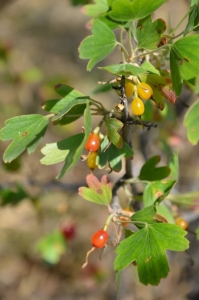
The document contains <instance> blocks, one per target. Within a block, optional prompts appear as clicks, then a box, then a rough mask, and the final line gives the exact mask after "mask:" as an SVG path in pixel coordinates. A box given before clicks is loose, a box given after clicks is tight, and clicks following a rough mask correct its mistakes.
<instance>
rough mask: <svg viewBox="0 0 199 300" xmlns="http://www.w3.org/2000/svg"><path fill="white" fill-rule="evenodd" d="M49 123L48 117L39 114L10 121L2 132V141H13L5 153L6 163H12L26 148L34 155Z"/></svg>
mask: <svg viewBox="0 0 199 300" xmlns="http://www.w3.org/2000/svg"><path fill="white" fill-rule="evenodd" d="M48 121H49V119H48V116H46V117H44V116H41V115H37V114H35V115H24V116H19V117H14V118H12V119H8V120H7V121H6V122H5V127H4V128H2V129H1V131H0V139H1V140H3V141H7V140H11V139H13V141H12V143H11V144H10V145H9V146H8V148H7V149H6V151H5V153H4V156H3V160H4V162H11V161H12V160H14V159H15V158H16V157H17V156H19V155H20V154H21V153H22V152H23V151H24V150H25V149H26V148H27V150H28V152H29V154H30V153H32V152H33V151H34V150H35V149H36V147H37V146H38V144H39V142H40V141H41V139H42V138H43V136H44V134H45V132H46V129H47V125H48Z"/></svg>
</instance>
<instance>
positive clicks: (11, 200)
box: [0, 185, 28, 206]
mask: <svg viewBox="0 0 199 300" xmlns="http://www.w3.org/2000/svg"><path fill="white" fill-rule="evenodd" d="M15 189H16V190H15V191H13V190H11V189H7V188H5V189H0V196H1V205H2V206H4V205H7V204H11V205H16V204H18V203H19V202H21V201H22V200H24V199H26V198H28V194H27V193H26V192H25V191H24V189H23V188H22V187H21V186H20V185H17V186H16V188H15Z"/></svg>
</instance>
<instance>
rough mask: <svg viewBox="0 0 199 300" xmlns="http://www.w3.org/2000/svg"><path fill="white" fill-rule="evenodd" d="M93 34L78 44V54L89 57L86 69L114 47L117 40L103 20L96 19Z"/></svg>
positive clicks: (81, 56)
mask: <svg viewBox="0 0 199 300" xmlns="http://www.w3.org/2000/svg"><path fill="white" fill-rule="evenodd" d="M92 33H93V35H91V36H88V37H86V38H85V39H84V40H83V41H82V42H81V44H80V47H79V56H80V58H82V59H89V63H88V65H87V70H88V71H91V70H92V68H93V67H94V66H95V65H96V64H97V63H98V62H99V61H101V60H103V59H104V58H105V57H107V56H108V55H109V54H110V53H111V52H112V51H113V50H114V49H115V47H116V45H117V41H116V38H115V35H114V33H113V32H112V30H111V29H110V28H109V27H108V26H107V25H106V24H105V23H103V22H101V21H100V20H98V19H96V20H95V21H94V23H93V26H92Z"/></svg>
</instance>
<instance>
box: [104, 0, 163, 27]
mask: <svg viewBox="0 0 199 300" xmlns="http://www.w3.org/2000/svg"><path fill="white" fill-rule="evenodd" d="M164 2H166V0H156V1H154V0H142V1H140V0H133V1H130V0H115V1H113V2H112V6H111V11H110V12H109V16H110V17H111V18H112V19H114V20H117V21H126V22H127V21H129V20H137V19H142V18H144V17H146V16H148V15H150V14H151V13H153V12H154V11H155V10H156V9H157V8H158V7H160V6H161V5H162V4H163V3H164Z"/></svg>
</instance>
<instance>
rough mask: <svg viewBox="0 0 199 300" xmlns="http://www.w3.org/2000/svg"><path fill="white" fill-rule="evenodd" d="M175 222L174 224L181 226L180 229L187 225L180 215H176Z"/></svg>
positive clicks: (185, 227)
mask: <svg viewBox="0 0 199 300" xmlns="http://www.w3.org/2000/svg"><path fill="white" fill-rule="evenodd" d="M175 223H176V225H178V226H180V227H182V229H184V230H186V229H187V228H188V226H189V224H188V222H187V221H186V220H185V219H183V218H181V217H178V218H177V219H176V221H175Z"/></svg>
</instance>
